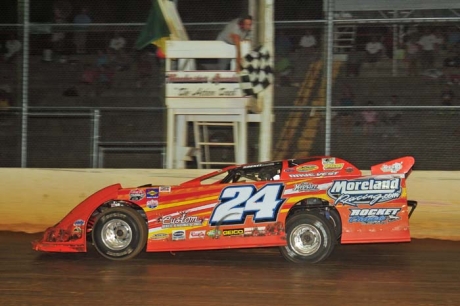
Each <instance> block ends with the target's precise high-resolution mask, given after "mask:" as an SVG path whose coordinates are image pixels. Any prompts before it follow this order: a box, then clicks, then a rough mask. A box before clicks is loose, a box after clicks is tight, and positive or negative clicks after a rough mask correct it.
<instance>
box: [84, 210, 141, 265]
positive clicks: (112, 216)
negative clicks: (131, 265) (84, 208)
mask: <svg viewBox="0 0 460 306" xmlns="http://www.w3.org/2000/svg"><path fill="white" fill-rule="evenodd" d="M92 239H93V244H94V246H95V247H96V250H97V251H98V252H99V253H100V254H101V255H102V256H104V257H106V258H108V259H113V260H126V259H130V258H133V257H135V256H136V255H137V254H139V253H140V252H141V251H142V249H143V248H144V247H145V245H146V243H147V225H146V223H145V220H144V218H143V217H142V216H141V215H140V214H138V213H137V212H136V211H135V210H134V209H132V208H127V207H116V208H110V209H107V210H106V211H104V212H103V213H102V214H101V215H99V217H98V219H97V220H96V223H95V225H94V228H93V231H92Z"/></svg>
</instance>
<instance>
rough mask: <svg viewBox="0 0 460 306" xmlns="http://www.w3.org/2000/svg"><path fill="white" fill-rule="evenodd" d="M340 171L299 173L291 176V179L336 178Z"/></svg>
mask: <svg viewBox="0 0 460 306" xmlns="http://www.w3.org/2000/svg"><path fill="white" fill-rule="evenodd" d="M338 173H339V172H338V171H328V172H316V173H298V174H289V177H290V178H302V177H318V176H334V175H337V174H338Z"/></svg>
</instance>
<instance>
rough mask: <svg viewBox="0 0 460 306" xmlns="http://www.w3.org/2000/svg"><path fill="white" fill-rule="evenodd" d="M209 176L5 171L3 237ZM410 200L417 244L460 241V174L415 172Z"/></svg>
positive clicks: (0, 186) (0, 171)
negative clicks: (96, 197) (98, 194)
mask: <svg viewBox="0 0 460 306" xmlns="http://www.w3.org/2000/svg"><path fill="white" fill-rule="evenodd" d="M208 172H209V170H178V169H174V170H164V169H162V170H140V169H130V170H118V169H117V170H115V169H11V168H0V194H1V197H0V216H1V217H2V219H1V221H0V230H1V231H22V232H27V233H34V232H41V231H43V230H45V229H46V228H47V227H48V226H51V225H54V224H55V223H56V222H58V221H59V220H60V219H61V218H62V217H64V216H65V215H66V214H67V213H68V212H69V211H70V210H71V209H72V208H73V207H74V206H75V205H77V204H78V203H80V202H81V201H82V200H83V199H85V198H86V197H88V196H89V195H91V194H92V193H93V192H95V191H97V190H99V189H101V188H103V187H105V186H107V185H110V184H114V183H121V184H122V186H124V187H128V186H139V185H144V184H148V183H152V184H163V185H174V184H179V183H181V182H184V181H186V180H188V179H191V178H194V177H196V176H199V175H202V174H205V173H208ZM407 185H408V189H407V190H408V197H409V198H410V199H413V200H417V201H418V202H419V206H418V208H417V210H416V211H415V213H414V214H413V215H412V218H411V233H412V237H414V238H436V239H449V240H460V172H458V171H452V172H440V171H414V172H413V173H412V174H411V176H410V178H409V179H408V182H407Z"/></svg>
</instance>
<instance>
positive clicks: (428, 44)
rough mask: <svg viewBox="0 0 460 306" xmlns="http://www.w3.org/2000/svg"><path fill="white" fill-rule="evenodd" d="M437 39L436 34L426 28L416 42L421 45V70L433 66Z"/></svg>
mask: <svg viewBox="0 0 460 306" xmlns="http://www.w3.org/2000/svg"><path fill="white" fill-rule="evenodd" d="M438 41H439V40H438V38H437V37H436V35H434V34H433V33H431V31H430V30H429V29H426V30H425V33H424V34H423V35H422V36H421V37H420V39H419V41H418V42H417V43H418V44H419V45H420V47H421V51H420V62H421V65H422V69H423V70H427V69H433V68H434V60H435V49H436V48H437V47H436V45H437V43H438Z"/></svg>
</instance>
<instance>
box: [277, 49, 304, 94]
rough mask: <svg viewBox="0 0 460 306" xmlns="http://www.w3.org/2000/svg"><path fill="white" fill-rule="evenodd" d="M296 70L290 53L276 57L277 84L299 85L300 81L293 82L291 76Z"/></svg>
mask: <svg viewBox="0 0 460 306" xmlns="http://www.w3.org/2000/svg"><path fill="white" fill-rule="evenodd" d="M293 71H294V66H293V65H292V62H291V60H290V55H289V54H288V55H284V56H281V57H276V63H275V78H276V82H275V84H276V86H291V87H299V86H300V84H299V83H293V82H292V79H291V76H292V73H293Z"/></svg>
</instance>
